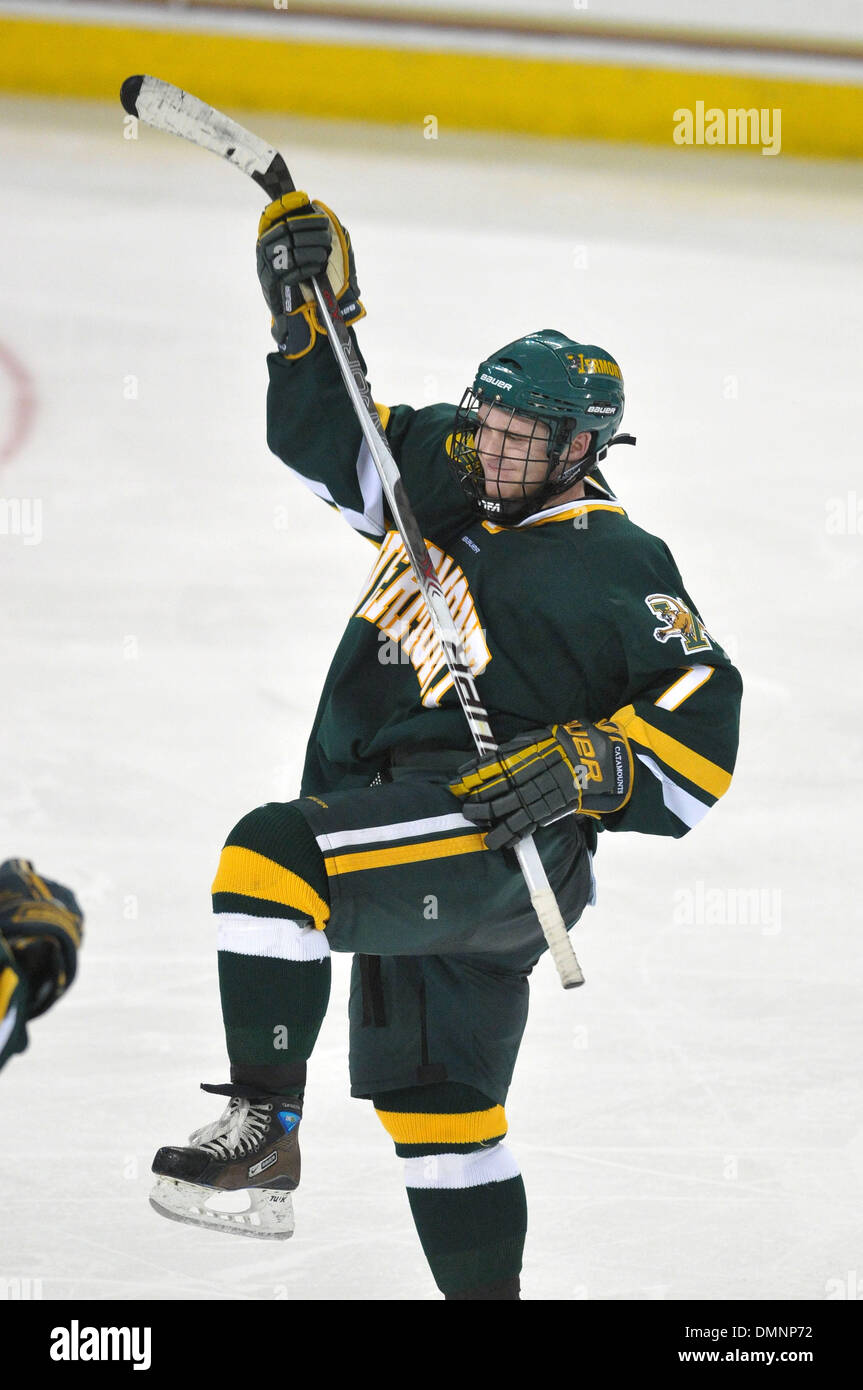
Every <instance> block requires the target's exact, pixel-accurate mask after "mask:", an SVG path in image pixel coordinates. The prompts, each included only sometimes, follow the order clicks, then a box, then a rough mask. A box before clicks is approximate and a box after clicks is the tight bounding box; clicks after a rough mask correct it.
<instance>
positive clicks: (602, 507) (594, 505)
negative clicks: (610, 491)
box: [482, 502, 626, 535]
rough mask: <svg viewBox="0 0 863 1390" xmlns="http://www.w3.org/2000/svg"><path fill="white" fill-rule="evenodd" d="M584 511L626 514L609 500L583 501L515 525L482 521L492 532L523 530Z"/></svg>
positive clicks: (548, 524)
mask: <svg viewBox="0 0 863 1390" xmlns="http://www.w3.org/2000/svg"><path fill="white" fill-rule="evenodd" d="M585 512H618V513H619V514H620V516H626V512H625V511H624V509H623V507H619V506H613V505H612V504H611V503H610V502H583V503H581V504H580V505H579V506H575V507H567V509H566V511H564V512H556V513H555V515H554V516H542V517H540V518H539V519H538V520H537V521H530V520H528V521H520V522H518V524H517V526H516V527H512V526H495V524H494V522H493V521H484V522H483V523H482V524H483V530H485V531H488V532H489V533H490V534H492V535H493V534H494V533H495V532H496V531H512V530H514V529H518V528H519V527H523V528H524V529H525V530H526V529H528V528H529V527H532V526H550V525H551V523H552V522H553V521H572V519H573V517H576V516H583V515H584V513H585Z"/></svg>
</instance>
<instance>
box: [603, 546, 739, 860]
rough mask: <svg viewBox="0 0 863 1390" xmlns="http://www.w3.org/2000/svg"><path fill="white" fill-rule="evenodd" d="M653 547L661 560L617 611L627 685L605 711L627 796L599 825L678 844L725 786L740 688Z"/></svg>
mask: <svg viewBox="0 0 863 1390" xmlns="http://www.w3.org/2000/svg"><path fill="white" fill-rule="evenodd" d="M656 544H657V546H658V547H660V548H661V551H662V552H664V555H665V559H666V563H665V564H663V565H660V566H659V567H658V569H656V570H655V571H654V573H653V574H652V575H649V576H646V579H647V583H646V584H645V583H644V582H642V584H641V585H640V586H639V587H638V589H637V590H635V591H631V592H630V593H629V595H628V596H627V601H626V603H624V604H623V605H622V607H623V612H624V613H625V614H626V621H625V626H624V629H623V632H622V634H621V635H622V640H623V646H624V653H625V660H626V669H627V678H628V688H627V690H626V692H625V697H624V701H623V703H622V705H621V706H620V707H619V708H618V709H616V710H614V711H613V712H612V713H611V715H610V717H611V718H612V719H613V720H614V721H615V722H616V723H617V724H619V725H620V727H621V728H622V730H623V732H624V733H625V734H626V736H627V738H628V739H629V742H630V746H631V748H632V753H633V767H634V779H633V792H632V796H631V797H630V799H629V801H628V803H627V804H626V806H625V807H624V808H623V810H622V811H618V812H616V813H614V814H613V815H609V816H604V817H603V818H602V824H603V828H604V829H605V830H635V831H640V832H641V833H643V834H649V835H671V836H674V837H676V838H679V837H681V836H683V835H685V834H686V833H687V831H689V830H691V829H692V828H693V826H695V825H697V824H698V822H699V821H700V820H701V819H702V818H703V817H704V816H705V815H706V814H707V812H708V811H709V810H710V808H711V806H713V805H715V803H716V802H717V801H718V800H719V798H720V797H721V796H723V795H724V793H725V792H726V791H727V790H728V787H729V785H730V783H731V776H732V773H733V771H734V764H735V760H736V757H737V745H738V734H739V718H740V701H741V695H742V689H743V683H742V680H741V677H740V673H739V672H738V670H737V669H736V667H735V666H733V665H732V663H731V661H730V659H729V657H728V656H727V654H726V653H725V652H724V651H723V649H722V647H721V646H720V645H719V643H718V642H717V641H716V639H715V638H714V637H713V635H712V634H711V633H709V632H708V631H707V629H706V628H705V626H704V623H703V621H702V619H701V616H700V614H699V613H698V610H697V609H696V608H695V606H694V604H693V603H692V600H691V599H690V598H689V595H688V594H687V593H686V590H685V589H684V587H683V583H682V580H681V578H680V575H679V573H678V571H677V567H676V565H675V564H674V561H673V560H672V558H671V555H670V553H669V552H668V550H667V547H665V546H664V544H663V543H662V542H657V543H656ZM641 589H644V592H643V593H642V592H641Z"/></svg>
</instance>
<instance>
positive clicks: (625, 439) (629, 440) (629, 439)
mask: <svg viewBox="0 0 863 1390" xmlns="http://www.w3.org/2000/svg"><path fill="white" fill-rule="evenodd" d="M636 442H637V441H636V438H635V435H634V434H615V435H614V436H613V437H612V438H611V439H609V441H608V443H607V444H606V445H604V447H603V448H602V449H600V451H599V453H598V454H597V455H596V457H595V458H594V460H593V463H599V462H600V461H601V460H602V459H604V458H605V456H606V454H607V453H608V451H609V449H610V448H611V446H612V444H635V443H636ZM591 467H593V464H591Z"/></svg>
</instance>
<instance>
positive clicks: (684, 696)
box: [653, 666, 715, 709]
mask: <svg viewBox="0 0 863 1390" xmlns="http://www.w3.org/2000/svg"><path fill="white" fill-rule="evenodd" d="M714 670H715V667H713V666H688V667H687V668H686V670H685V671H684V673H683V675H682V676H680V678H679V679H678V680H676V681H675V682H674V684H673V685H670V686H669V687H668V689H667V690H663V692H662V694H661V695H660V697H659V699H658V700H654V702H653V703H654V704H655V705H658V706H659V708H660V709H677V707H678V706H679V705H682V704H683V701H684V700H688V699H689V697H690V695H694V694H695V692H696V690H700V689H701V687H702V686H703V685H706V684H707V682H708V681H709V680H710V677H711V676H712V675H713V672H714Z"/></svg>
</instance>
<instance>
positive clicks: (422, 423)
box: [267, 341, 741, 843]
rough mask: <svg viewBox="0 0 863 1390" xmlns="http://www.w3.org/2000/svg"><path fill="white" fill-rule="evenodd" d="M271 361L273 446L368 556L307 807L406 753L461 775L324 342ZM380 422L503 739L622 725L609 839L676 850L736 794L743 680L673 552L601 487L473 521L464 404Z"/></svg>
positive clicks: (427, 656)
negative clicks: (520, 514) (626, 770)
mask: <svg viewBox="0 0 863 1390" xmlns="http://www.w3.org/2000/svg"><path fill="white" fill-rule="evenodd" d="M268 362H269V370H270V386H269V394H268V402H267V428H268V441H269V444H270V448H271V449H272V450H273V452H274V453H275V454H277V455H278V457H279V458H280V459H282V460H283V462H284V463H286V464H287V465H288V467H289V468H290V469H291V470H292V471H293V472H295V473H297V474H298V475H299V476H300V477H301V478H302V480H303V481H304V482H305V483H306V484H307V485H308V486H309V487H310V488H311V489H312V491H313V492H315V493H316V494H317V495H318V496H319V497H321V498H322V499H323V500H324V501H325V502H327V503H328V504H329V505H330V506H332V507H335V508H337V509H338V511H340V512H341V514H342V516H343V517H344V519H345V520H346V521H347V522H348V523H349V524H350V525H351V526H353V527H354V528H355V529H356V530H357V531H359V532H360V533H361V534H362V535H363V536H365V537H366V538H367V539H368V540H369V541H371V542H372V543H373V545H374V546H375V547H376V552H377V553H376V555H375V557H374V563H373V566H372V570H371V573H370V575H369V577H368V581H367V583H366V585H365V587H364V590H363V592H362V594H361V597H360V601H359V603H358V604H357V606H356V608H355V610H354V613H353V614H352V616H351V617H350V619H349V621H348V624H347V628H346V630H345V633H344V636H343V637H342V640H341V642H340V643H339V646H338V649H337V651H336V653H335V656H334V658H333V662H332V665H331V667H330V671H329V674H328V676H327V680H326V683H325V686H324V690H323V693H322V695H321V699H320V704H319V707H318V711H317V714H316V717H315V721H314V726H313V729H312V733H311V737H310V740H309V745H308V750H307V755H306V763H305V769H304V774H303V785H302V794H303V795H306V796H308V795H316V796H322V795H325V794H326V792H327V791H331V790H335V789H336V788H340V789H344V788H349V787H352V786H368V784H369V782H370V780H372V779H373V778H374V777H375V775H376V774H377V773H379V772H382V770H383V769H384V768H385V767H386V765H387V763H388V760H389V756H390V754H391V752H392V750H394V749H396V748H400V747H401V748H404V747H405V746H407V747H414V746H416V745H420V744H421V745H430V746H434V747H439V748H446V749H452V750H464V754H465V759H467V758H468V757H469V756H471V755H472V753H473V752H474V750H473V746H472V742H471V738H470V735H469V733H468V729H467V724H466V721H465V717H464V715H463V713H462V711H461V707H460V705H459V702H458V697H457V695H456V693H455V691H454V689H453V683H452V679H451V677H450V675H449V673H448V670H447V667H446V665H445V663H444V660H443V656H442V653H441V650H440V646H439V644H438V643H437V641H436V640H435V638H434V634H433V631H432V628H431V623H430V621H429V618H428V615H427V612H426V609H425V605H424V603H423V600H422V597H421V595H420V592H419V588H418V585H417V582H416V579H415V578H414V575H413V572H412V570H411V568H410V565H409V563H408V559H407V555H406V553H405V549H404V546H403V544H402V542H401V538H400V536H399V534H398V531H397V530H395V528H394V523H393V520H392V517H391V516H390V514H389V511H388V508H387V506H386V503H385V499H384V497H383V493H382V489H381V485H380V481H379V479H378V476H377V473H376V471H375V467H374V463H373V461H372V457H371V454H370V452H369V450H368V447H367V445H366V444H365V441H364V440H363V438H362V434H361V431H360V428H359V425H358V423H357V420H356V417H355V414H354V411H353V408H352V406H351V403H350V401H349V399H348V396H347V393H346V391H345V388H344V384H343V382H342V380H341V377H340V375H339V372H338V368H337V366H336V363H335V360H334V358H333V355H332V352H331V350H330V348H329V345H328V344H327V343H326V342H323V341H321V342H319V343H318V344H317V345H316V346H315V348H314V349H313V351H312V352H311V353H309V354H307V355H306V356H305V357H302V358H299V359H297V360H295V361H290V360H288V359H286V358H284V357H281V356H280V355H279V354H277V353H273V354H271V355H270V357H269V358H268ZM379 411H380V414H381V419H382V422H383V423H384V426H385V429H386V432H387V437H388V439H389V442H390V447H391V449H392V452H393V455H394V457H395V459H396V462H397V463H398V466H399V469H400V471H401V474H402V478H403V481H404V484H405V488H406V491H407V495H408V498H409V500H410V503H411V506H412V508H413V509H414V512H415V514H416V517H417V520H418V522H419V525H420V529H421V530H422V533H423V535H424V537H425V539H426V543H427V545H428V546H429V549H430V552H431V555H432V558H433V561H434V564H435V568H436V570H437V573H438V576H439V578H440V581H441V584H442V587H443V590H444V593H445V594H446V596H447V599H448V602H449V606H450V610H451V612H452V613H453V616H454V621H455V625H456V627H457V629H458V630H459V632H460V635H461V640H462V644H463V647H464V650H465V652H466V654H467V657H468V661H469V663H470V666H471V669H472V671H473V675H474V678H475V680H476V684H477V689H478V691H479V695H480V698H481V700H482V701H483V703H484V705H485V707H486V709H487V711H488V714H489V722H490V724H491V728H492V730H493V732H494V735H495V738H496V739H497V741H498V742H499V743H503V742H504V741H505V740H507V739H509V738H512V737H513V736H514V735H516V734H521V733H526V732H527V731H528V730H531V729H535V728H537V727H540V726H544V725H549V724H552V723H556V722H565V721H567V720H571V719H574V718H581V719H587V720H591V721H593V720H596V719H599V718H612V719H615V720H616V721H617V722H618V723H619V724H620V725H621V727H622V728H623V729H624V731H625V732H626V734H627V736H628V738H629V740H630V742H631V745H632V750H633V754H634V765H635V781H634V788H633V794H632V797H631V798H630V800H629V802H628V803H627V805H626V806H625V807H624V808H623V810H621V811H619V812H616V813H615V814H613V815H609V816H606V817H604V818H603V824H602V827H601V828H604V829H607V830H635V831H642V832H644V833H647V834H656V835H673V836H681V835H684V834H685V833H686V832H687V830H689V829H690V828H691V827H692V826H693V825H695V824H696V823H697V822H698V821H699V820H700V819H701V817H702V816H703V815H704V814H705V813H706V812H707V810H708V809H709V808H710V807H711V806H712V805H713V804H714V802H715V801H716V800H717V799H718V798H719V797H720V796H721V795H722V794H723V793H724V792H725V790H726V789H727V787H728V785H729V782H730V780H731V773H732V771H733V768H734V760H735V755H736V751H737V740H738V717H739V706H740V696H741V680H740V676H739V674H738V672H737V670H736V669H735V668H734V666H733V665H732V664H731V662H730V660H729V658H728V656H727V655H726V653H725V652H724V651H723V650H722V648H721V646H719V644H718V643H717V641H716V639H715V637H714V636H713V635H712V633H709V632H708V631H707V629H706V627H705V626H704V623H703V622H702V620H701V617H700V615H699V613H698V610H697V609H696V607H695V605H694V603H693V601H692V599H691V598H690V597H689V594H688V593H687V592H686V589H685V588H684V585H683V580H682V579H681V577H680V574H679V572H678V569H677V566H676V565H675V563H674V560H673V558H672V555H671V552H670V551H669V549H668V547H667V545H666V544H665V543H664V541H662V540H659V539H658V538H657V537H655V536H652V535H649V534H648V533H647V532H646V531H643V530H641V528H640V527H638V526H636V525H635V524H634V523H633V522H632V521H630V519H629V518H628V516H627V515H626V512H625V510H624V508H623V507H622V505H621V503H620V502H619V501H618V500H617V498H616V497H614V496H613V495H612V493H611V492H610V491H609V489H608V487H607V485H606V483H605V481H604V479H603V477H602V475H601V474H600V473H599V472H598V471H596V470H595V471H594V472H593V473H591V474H590V475H589V478H588V480H587V483H586V493H587V495H586V496H585V497H584V498H583V499H580V500H578V501H575V502H567V503H563V504H557V505H555V504H554V500H553V499H552V503H551V504H550V505H546V506H544V507H543V508H542V509H541V510H538V511H537V512H536V513H535V514H534V515H532V516H529V517H527V518H526V519H525V520H524V521H521V522H519V523H518V524H517V525H510V526H499V525H496V524H493V523H491V522H489V521H486V520H481V519H479V518H478V517H477V516H476V515H475V514H474V513H473V511H472V509H471V507H470V505H469V503H468V500H467V498H466V497H465V495H464V493H463V492H462V490H461V488H460V486H459V484H458V481H457V480H456V478H455V477H454V476H453V474H452V472H451V469H450V467H449V462H448V457H447V450H448V447H449V445H450V442H451V431H452V427H453V417H454V413H455V407H454V406H452V405H432V406H428V407H425V408H423V409H419V410H414V409H412V408H411V407H410V406H407V405H398V406H395V407H393V408H392V409H388V408H386V407H384V406H379ZM453 771H454V772H455V765H454V767H453ZM593 825H594V823H593V822H589V823H588V828H589V833H590V830H591V829H592V827H593ZM591 840H592V841H593V843H595V836H594V835H593V834H591Z"/></svg>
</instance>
